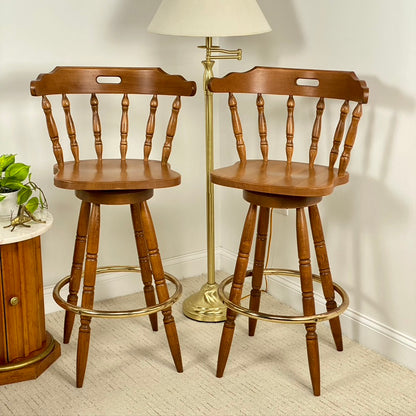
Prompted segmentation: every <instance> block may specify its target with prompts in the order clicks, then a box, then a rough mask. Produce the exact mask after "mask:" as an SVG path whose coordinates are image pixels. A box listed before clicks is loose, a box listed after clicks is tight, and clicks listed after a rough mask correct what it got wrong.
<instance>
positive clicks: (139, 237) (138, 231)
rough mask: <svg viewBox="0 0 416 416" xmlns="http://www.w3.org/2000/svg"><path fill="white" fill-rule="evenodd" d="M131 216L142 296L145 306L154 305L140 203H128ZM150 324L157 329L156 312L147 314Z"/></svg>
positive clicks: (153, 291) (151, 278)
mask: <svg viewBox="0 0 416 416" xmlns="http://www.w3.org/2000/svg"><path fill="white" fill-rule="evenodd" d="M130 211H131V218H132V221H133V228H134V236H135V239H136V247H137V254H138V256H139V263H140V271H141V275H142V280H143V285H144V297H145V300H146V305H147V306H153V305H156V295H155V289H154V287H153V284H152V281H153V277H152V270H151V268H150V261H149V254H148V251H147V245H146V240H145V238H144V233H143V227H142V222H141V220H140V205H139V204H133V205H130ZM149 319H150V324H151V325H152V329H153V331H157V329H158V328H157V313H152V314H151V315H149Z"/></svg>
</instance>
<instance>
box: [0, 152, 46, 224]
mask: <svg viewBox="0 0 416 416" xmlns="http://www.w3.org/2000/svg"><path fill="white" fill-rule="evenodd" d="M13 192H14V193H16V194H17V200H16V204H17V206H18V211H17V214H16V216H15V217H14V218H13V216H12V217H11V221H10V225H9V226H12V231H13V229H14V228H15V226H16V225H24V226H28V225H26V223H27V222H29V221H30V220H34V221H39V220H38V219H37V218H36V217H35V216H34V212H35V211H36V210H37V209H38V208H47V201H46V198H45V195H44V193H43V191H42V190H41V189H40V188H39V186H37V185H36V183H35V182H33V181H32V174H31V173H30V166H29V165H26V164H24V163H18V162H16V155H13V154H3V155H1V156H0V204H2V203H3V201H4V200H6V198H8V195H9V194H11V193H13ZM33 192H36V194H37V196H32V194H33Z"/></svg>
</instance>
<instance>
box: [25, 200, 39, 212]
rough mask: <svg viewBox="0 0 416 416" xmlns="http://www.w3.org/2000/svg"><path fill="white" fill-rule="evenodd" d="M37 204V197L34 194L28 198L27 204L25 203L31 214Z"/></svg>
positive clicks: (36, 207)
mask: <svg viewBox="0 0 416 416" xmlns="http://www.w3.org/2000/svg"><path fill="white" fill-rule="evenodd" d="M38 206H39V199H38V198H37V197H36V196H34V197H33V198H30V199H29V201H27V204H26V205H25V207H26V209H27V210H28V211H29V212H30V213H31V214H33V213H34V212H35V211H36V210H37V209H38Z"/></svg>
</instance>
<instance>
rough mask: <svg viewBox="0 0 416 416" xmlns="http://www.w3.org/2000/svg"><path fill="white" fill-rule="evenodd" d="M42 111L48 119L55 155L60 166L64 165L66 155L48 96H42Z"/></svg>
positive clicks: (47, 123)
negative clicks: (60, 141)
mask: <svg viewBox="0 0 416 416" xmlns="http://www.w3.org/2000/svg"><path fill="white" fill-rule="evenodd" d="M42 109H43V112H44V113H45V117H46V125H47V127H48V133H49V137H50V139H51V141H52V148H53V154H54V155H55V159H56V162H57V163H58V166H62V165H63V164H64V155H63V152H62V147H61V144H60V143H59V135H58V129H57V128H56V124H55V120H54V118H53V115H52V107H51V103H50V101H49V100H48V98H47V97H46V96H42Z"/></svg>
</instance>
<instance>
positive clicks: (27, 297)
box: [0, 237, 46, 362]
mask: <svg viewBox="0 0 416 416" xmlns="http://www.w3.org/2000/svg"><path fill="white" fill-rule="evenodd" d="M0 250H1V270H2V284H3V307H4V322H5V325H4V327H5V328H4V329H5V338H6V346H7V362H12V361H13V360H15V359H17V358H26V357H27V356H29V355H30V354H31V353H33V352H34V351H36V350H38V349H40V348H42V345H43V344H44V343H45V342H46V331H45V311H44V304H43V280H42V258H41V249H40V237H35V238H32V239H30V240H26V241H21V242H18V243H12V244H5V245H2V246H1V247H0ZM0 329H1V324H0ZM0 353H1V347H0Z"/></svg>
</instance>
